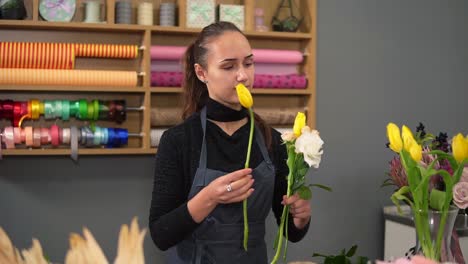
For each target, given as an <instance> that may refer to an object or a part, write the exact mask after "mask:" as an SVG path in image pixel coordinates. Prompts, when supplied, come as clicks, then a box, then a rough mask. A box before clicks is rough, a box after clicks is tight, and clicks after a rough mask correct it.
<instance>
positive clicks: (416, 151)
mask: <svg viewBox="0 0 468 264" xmlns="http://www.w3.org/2000/svg"><path fill="white" fill-rule="evenodd" d="M409 153H410V155H411V158H412V159H413V160H414V161H416V162H419V161H421V159H422V147H421V145H419V144H417V143H414V144H412V145H411V147H410V149H409Z"/></svg>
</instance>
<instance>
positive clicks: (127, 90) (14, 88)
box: [0, 85, 146, 93]
mask: <svg viewBox="0 0 468 264" xmlns="http://www.w3.org/2000/svg"><path fill="white" fill-rule="evenodd" d="M0 91H25V92H34V91H37V92H42V91H47V92H99V93H122V92H124V93H144V92H146V89H145V88H143V87H104V88H103V87H93V86H89V87H88V86H42V85H41V86H23V85H0Z"/></svg>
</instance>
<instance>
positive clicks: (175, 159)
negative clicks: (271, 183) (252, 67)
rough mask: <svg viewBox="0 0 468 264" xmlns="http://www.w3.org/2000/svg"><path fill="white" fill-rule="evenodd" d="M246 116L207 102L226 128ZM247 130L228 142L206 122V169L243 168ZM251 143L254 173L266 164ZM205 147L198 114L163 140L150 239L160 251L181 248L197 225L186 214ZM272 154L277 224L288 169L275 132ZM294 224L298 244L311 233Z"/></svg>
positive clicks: (211, 116)
mask: <svg viewBox="0 0 468 264" xmlns="http://www.w3.org/2000/svg"><path fill="white" fill-rule="evenodd" d="M246 115H247V111H246V110H245V109H243V110H241V111H234V110H232V109H229V108H227V107H224V106H223V105H221V104H219V103H217V102H215V101H213V100H208V102H207V116H208V118H209V119H212V120H217V121H222V122H226V121H233V120H239V119H241V118H243V117H245V116H246ZM249 122H250V121H249ZM249 130H250V124H249V123H247V124H245V125H244V126H242V127H241V128H239V129H238V130H237V131H236V132H234V134H232V135H231V136H229V135H228V134H226V133H225V132H224V131H223V130H222V129H221V128H220V127H218V126H217V125H216V124H214V123H212V122H210V121H209V120H208V121H207V124H206V144H207V159H208V160H207V167H208V168H210V169H214V170H221V171H226V172H232V171H235V170H239V169H242V168H244V164H243V159H239V157H243V156H245V154H246V152H245V151H246V149H247V144H248V139H249ZM253 140H254V141H253V143H252V152H251V160H250V167H251V168H255V167H256V166H258V165H259V164H260V163H261V162H262V161H263V158H262V155H261V152H260V149H259V147H258V145H257V143H256V140H255V137H254V139H253ZM202 142H203V131H202V127H201V120H200V114H199V113H195V114H193V115H192V116H190V117H189V118H187V119H186V120H185V121H184V122H183V123H182V124H180V125H177V126H175V127H172V128H170V129H168V130H167V131H165V132H164V134H163V135H162V137H161V140H160V144H159V148H158V152H157V154H156V167H155V173H154V183H153V194H152V201H151V208H150V216H149V228H150V233H151V237H152V238H153V241H154V243H155V244H156V246H157V247H158V248H159V249H161V250H167V249H168V248H170V247H172V246H174V245H176V244H178V243H179V242H181V241H182V240H184V239H185V238H186V237H187V236H188V235H190V234H191V233H192V232H193V231H194V230H195V229H196V228H197V227H198V225H199V224H197V223H196V222H195V221H193V219H192V217H191V215H190V213H189V211H188V209H187V202H188V200H187V197H188V194H189V191H190V187H191V186H192V182H193V178H194V176H195V172H196V170H197V168H198V162H199V159H200V151H201V145H202ZM269 154H270V159H271V160H272V162H273V164H274V165H275V170H276V178H275V187H274V188H275V189H274V194H273V201H272V204H271V207H272V210H273V213H274V215H275V217H276V221H277V223H279V222H280V219H281V213H282V210H283V206H282V204H281V201H282V199H283V198H282V197H283V195H284V194H285V193H286V187H287V182H286V176H287V175H288V167H287V165H286V159H287V153H286V148H285V145H282V144H281V135H280V134H279V132H278V131H276V130H274V129H272V144H271V147H270V149H269ZM290 220H291V221H288V222H289V226H288V229H287V230H288V231H289V234H288V235H289V240H290V241H292V242H297V241H299V240H301V239H302V238H303V237H304V235H305V234H306V233H307V230H308V228H309V225H308V224H307V226H306V227H305V228H303V229H301V230H299V229H297V228H296V227H295V226H294V224H293V221H292V219H290Z"/></svg>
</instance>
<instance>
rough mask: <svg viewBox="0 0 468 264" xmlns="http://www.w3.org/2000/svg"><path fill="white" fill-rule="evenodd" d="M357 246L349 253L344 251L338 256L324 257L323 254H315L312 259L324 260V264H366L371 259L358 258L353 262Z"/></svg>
mask: <svg viewBox="0 0 468 264" xmlns="http://www.w3.org/2000/svg"><path fill="white" fill-rule="evenodd" d="M356 251H357V245H354V246H352V247H351V248H350V249H349V250H348V251H346V249H344V248H343V249H342V250H341V251H340V254H338V255H324V254H321V253H314V254H313V255H312V257H322V258H324V261H323V263H324V264H366V263H367V262H368V261H369V259H368V258H367V257H363V256H357V257H356V260H355V261H354V262H353V261H352V257H353V256H354V254H356Z"/></svg>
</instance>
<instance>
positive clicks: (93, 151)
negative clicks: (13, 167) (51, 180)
mask: <svg viewBox="0 0 468 264" xmlns="http://www.w3.org/2000/svg"><path fill="white" fill-rule="evenodd" d="M154 153H156V152H155V150H154V149H141V148H81V149H78V155H122V154H136V155H144V154H154ZM2 154H3V155H5V156H10V155H11V156H15V155H32V156H36V155H70V154H71V150H70V149H3V150H2Z"/></svg>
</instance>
